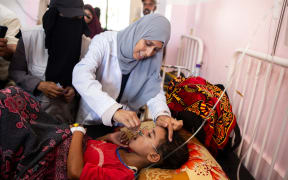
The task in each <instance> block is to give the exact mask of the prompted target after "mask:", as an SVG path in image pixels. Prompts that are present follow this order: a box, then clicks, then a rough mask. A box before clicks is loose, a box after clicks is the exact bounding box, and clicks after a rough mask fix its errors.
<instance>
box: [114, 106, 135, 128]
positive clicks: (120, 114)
mask: <svg viewBox="0 0 288 180" xmlns="http://www.w3.org/2000/svg"><path fill="white" fill-rule="evenodd" d="M113 120H114V121H116V122H119V123H122V124H123V125H124V126H125V127H127V128H128V129H132V130H137V129H139V127H140V120H139V118H138V117H137V114H136V113H135V112H134V111H127V110H123V109H118V110H117V111H116V112H115V114H114V116H113Z"/></svg>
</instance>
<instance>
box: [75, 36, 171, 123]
mask: <svg viewBox="0 0 288 180" xmlns="http://www.w3.org/2000/svg"><path fill="white" fill-rule="evenodd" d="M121 80H122V73H121V69H120V66H119V62H118V58H117V32H104V33H101V34H99V35H96V36H95V37H94V38H93V39H92V41H91V44H90V46H89V50H88V52H87V54H86V55H85V57H84V58H83V59H82V60H81V61H80V62H79V63H78V64H77V65H76V66H75V67H74V70H73V82H72V83H73V85H74V87H75V88H76V90H77V91H78V92H79V94H80V95H81V101H80V107H79V111H78V115H77V118H76V121H77V122H79V123H84V124H100V123H103V124H104V125H106V126H112V124H111V119H112V117H113V115H114V113H115V112H116V111H117V110H118V109H119V108H121V107H123V109H126V110H129V108H128V106H127V104H119V103H117V102H116V98H117V97H118V95H119V93H120V88H121ZM147 105H148V108H149V111H150V113H151V116H152V118H153V119H154V120H155V119H156V118H157V117H158V116H160V115H169V116H170V111H169V108H168V106H167V104H166V98H165V96H164V92H163V90H161V91H160V92H159V94H158V95H156V96H155V97H154V98H151V99H150V100H149V101H148V102H147Z"/></svg>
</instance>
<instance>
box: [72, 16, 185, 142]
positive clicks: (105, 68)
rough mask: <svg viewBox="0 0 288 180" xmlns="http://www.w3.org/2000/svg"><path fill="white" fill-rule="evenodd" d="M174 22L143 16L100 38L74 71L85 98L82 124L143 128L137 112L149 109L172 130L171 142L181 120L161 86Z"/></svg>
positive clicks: (91, 45) (94, 40)
mask: <svg viewBox="0 0 288 180" xmlns="http://www.w3.org/2000/svg"><path fill="white" fill-rule="evenodd" d="M170 30H171V27H170V23H169V21H168V20H167V19H166V18H165V17H164V16H161V15H159V14H151V15H147V16H144V17H142V18H141V19H139V20H138V21H136V22H135V23H133V24H131V25H130V26H128V27H127V28H126V29H124V30H122V31H120V32H111V31H110V32H104V33H101V34H99V35H96V36H95V37H94V38H93V39H92V41H91V44H90V46H89V50H88V52H87V54H86V55H85V57H84V58H83V59H82V60H81V61H80V62H79V63H78V64H77V65H76V66H75V67H74V70H73V85H74V87H75V88H76V90H77V91H78V92H79V94H80V95H81V102H80V107H79V111H78V115H77V116H78V117H77V122H79V123H81V124H86V125H95V124H102V123H103V124H104V125H105V126H113V125H117V124H119V123H121V124H123V125H124V126H126V127H127V128H130V129H138V128H139V126H140V120H139V118H138V117H137V114H136V112H137V111H138V110H139V108H140V107H142V106H143V105H147V106H148V108H149V111H150V113H151V115H152V117H153V119H154V121H155V122H156V123H157V124H158V125H160V126H162V127H166V128H168V132H169V140H170V141H172V134H173V130H178V129H180V128H181V127H182V125H183V123H182V121H177V120H175V119H173V118H171V115H170V110H169V108H168V106H167V104H166V98H165V96H164V92H163V90H162V89H161V86H160V83H161V78H160V68H161V64H162V58H163V48H164V47H165V46H166V45H167V43H168V41H169V39H170Z"/></svg>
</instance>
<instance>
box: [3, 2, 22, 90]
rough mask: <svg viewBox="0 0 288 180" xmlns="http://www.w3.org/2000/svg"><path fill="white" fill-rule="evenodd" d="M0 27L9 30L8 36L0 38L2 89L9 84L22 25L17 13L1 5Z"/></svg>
mask: <svg viewBox="0 0 288 180" xmlns="http://www.w3.org/2000/svg"><path fill="white" fill-rule="evenodd" d="M0 26H6V27H7V28H8V30H7V32H6V36H5V37H3V38H0V89H2V88H4V87H5V86H6V85H7V83H8V82H9V80H8V68H9V64H10V61H11V58H12V56H13V54H14V52H15V51H16V46H17V43H18V38H19V35H20V28H21V24H20V21H19V19H18V18H17V17H16V15H15V13H14V12H13V11H11V10H10V9H8V8H7V7H5V6H3V5H1V4H0ZM16 36H17V37H16Z"/></svg>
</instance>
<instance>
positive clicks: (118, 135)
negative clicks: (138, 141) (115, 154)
mask: <svg viewBox="0 0 288 180" xmlns="http://www.w3.org/2000/svg"><path fill="white" fill-rule="evenodd" d="M109 140H110V141H111V142H112V143H114V144H117V145H119V146H122V147H128V144H129V138H128V137H127V135H126V134H125V132H122V131H117V132H114V133H111V134H110V135H109Z"/></svg>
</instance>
